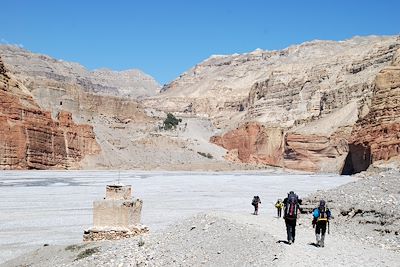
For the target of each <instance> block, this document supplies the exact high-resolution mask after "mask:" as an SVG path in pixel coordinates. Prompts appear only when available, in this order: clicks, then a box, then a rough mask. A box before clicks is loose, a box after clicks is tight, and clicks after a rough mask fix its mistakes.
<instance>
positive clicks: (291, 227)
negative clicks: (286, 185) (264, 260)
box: [283, 191, 302, 245]
mask: <svg viewBox="0 0 400 267" xmlns="http://www.w3.org/2000/svg"><path fill="white" fill-rule="evenodd" d="M301 202H302V201H301V199H299V197H298V196H297V195H296V194H295V193H294V192H293V191H290V192H289V194H288V196H287V198H285V199H284V200H283V205H284V213H283V218H284V219H285V224H286V232H287V241H288V243H289V245H291V244H292V243H294V240H295V236H296V220H297V214H298V212H299V210H300V204H301Z"/></svg>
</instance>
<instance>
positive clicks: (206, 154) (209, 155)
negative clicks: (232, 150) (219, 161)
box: [197, 152, 213, 159]
mask: <svg viewBox="0 0 400 267" xmlns="http://www.w3.org/2000/svg"><path fill="white" fill-rule="evenodd" d="M197 154H199V155H201V156H203V157H206V158H209V159H212V158H213V156H212V155H211V154H210V153H204V152H197Z"/></svg>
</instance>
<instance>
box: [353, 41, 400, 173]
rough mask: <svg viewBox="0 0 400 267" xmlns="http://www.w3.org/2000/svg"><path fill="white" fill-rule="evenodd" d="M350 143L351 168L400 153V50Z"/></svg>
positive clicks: (382, 75)
mask: <svg viewBox="0 0 400 267" xmlns="http://www.w3.org/2000/svg"><path fill="white" fill-rule="evenodd" d="M349 143H350V145H351V148H352V150H351V151H350V152H352V153H351V155H350V157H351V165H350V166H349V168H354V169H359V168H361V167H362V163H363V162H365V161H369V162H375V161H378V160H388V159H390V158H391V157H395V156H399V155H400V49H399V50H398V51H397V54H396V55H395V57H394V58H393V60H392V64H391V66H388V67H386V68H384V69H383V70H381V71H380V72H379V74H378V75H377V76H376V79H375V87H374V94H373V98H372V103H371V108H370V112H369V113H368V115H366V116H365V117H364V118H362V119H361V120H359V121H358V122H357V124H356V125H355V127H354V129H353V132H352V134H351V137H350V138H349ZM360 164H361V166H360Z"/></svg>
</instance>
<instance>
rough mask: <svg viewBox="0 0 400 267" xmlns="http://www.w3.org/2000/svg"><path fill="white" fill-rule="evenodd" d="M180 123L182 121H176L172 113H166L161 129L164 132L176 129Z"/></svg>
mask: <svg viewBox="0 0 400 267" xmlns="http://www.w3.org/2000/svg"><path fill="white" fill-rule="evenodd" d="M180 122H182V119H177V118H176V117H175V116H174V115H173V114H172V113H168V114H167V118H166V119H165V120H164V123H163V128H164V130H170V129H172V128H176V126H177V125H178V124H179V123H180Z"/></svg>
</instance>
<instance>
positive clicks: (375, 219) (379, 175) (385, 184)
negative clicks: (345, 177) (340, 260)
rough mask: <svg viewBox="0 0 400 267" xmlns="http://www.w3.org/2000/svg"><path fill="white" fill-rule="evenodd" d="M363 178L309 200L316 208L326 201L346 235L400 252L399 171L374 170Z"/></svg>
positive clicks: (307, 200) (318, 194)
mask: <svg viewBox="0 0 400 267" xmlns="http://www.w3.org/2000/svg"><path fill="white" fill-rule="evenodd" d="M357 177H359V178H360V179H359V180H357V181H355V182H351V183H348V184H345V185H342V186H339V187H337V188H335V189H330V190H327V191H318V192H317V193H315V194H312V195H311V196H310V197H309V198H307V199H306V203H308V204H310V203H312V204H313V205H315V206H316V205H317V202H318V201H319V199H325V200H326V201H327V203H328V204H327V205H328V206H329V207H330V208H331V209H332V211H333V214H334V216H335V219H334V220H332V224H333V226H334V227H336V228H337V230H338V231H340V232H341V233H342V234H343V235H353V236H354V237H356V238H359V239H360V240H361V241H362V242H365V243H369V244H374V245H378V246H380V247H386V248H388V249H392V250H397V251H400V206H399V204H400V178H399V177H400V172H399V171H398V170H396V169H388V170H384V171H382V170H379V169H374V168H371V169H370V170H369V171H368V172H364V173H361V174H358V175H357Z"/></svg>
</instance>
